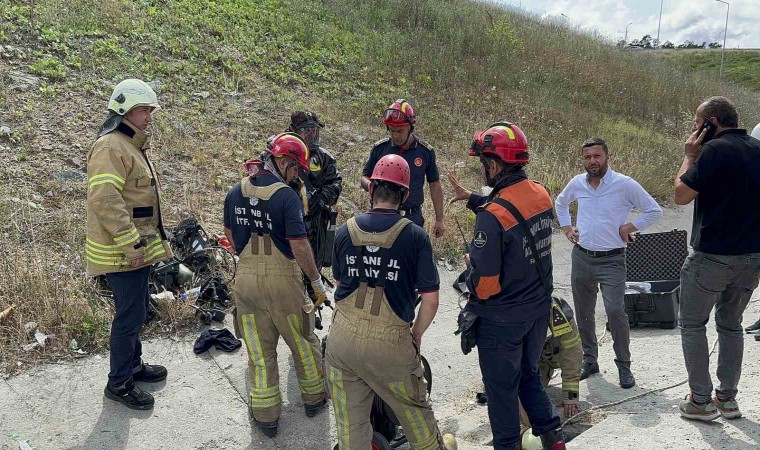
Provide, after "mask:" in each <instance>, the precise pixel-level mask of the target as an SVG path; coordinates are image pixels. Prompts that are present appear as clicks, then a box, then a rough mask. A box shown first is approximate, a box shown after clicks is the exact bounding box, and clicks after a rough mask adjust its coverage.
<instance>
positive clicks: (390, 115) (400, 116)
mask: <svg viewBox="0 0 760 450" xmlns="http://www.w3.org/2000/svg"><path fill="white" fill-rule="evenodd" d="M383 122H385V123H389V122H390V123H398V124H407V123H408V124H411V123H412V120H411V119H410V118H409V116H407V115H406V114H404V112H403V111H400V110H398V109H392V108H389V109H386V110H385V113H383Z"/></svg>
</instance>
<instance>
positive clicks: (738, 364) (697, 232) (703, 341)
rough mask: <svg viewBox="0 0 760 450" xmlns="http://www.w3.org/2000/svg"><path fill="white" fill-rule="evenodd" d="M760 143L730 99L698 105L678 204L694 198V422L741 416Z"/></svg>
mask: <svg viewBox="0 0 760 450" xmlns="http://www.w3.org/2000/svg"><path fill="white" fill-rule="evenodd" d="M758 172H760V142H758V140H757V139H754V138H752V137H750V136H748V135H747V130H745V129H741V128H739V113H738V112H737V111H736V107H734V105H733V104H732V103H731V101H730V100H729V99H727V98H726V97H718V96H716V97H710V98H707V99H705V101H704V102H702V104H700V105H699V106H698V107H697V110H696V111H695V115H694V123H693V125H692V133H691V136H689V138H688V139H687V140H686V142H685V143H684V157H683V162H682V163H681V167H680V168H679V170H678V174H677V175H676V179H675V183H674V185H673V195H674V199H675V202H676V203H677V204H679V205H686V204H689V203H691V202H692V201H694V219H693V223H692V230H691V246H692V248H693V249H694V253H692V254H691V255H690V256H689V257H688V258H687V259H686V262H684V265H683V268H682V269H681V308H680V310H679V312H678V323H679V325H680V327H681V346H682V347H683V356H684V362H685V363H686V371H687V372H688V374H689V391H690V392H689V395H688V396H687V397H686V398H685V399H684V400H682V401H681V403H680V404H679V405H678V409H679V410H680V411H681V416H682V417H684V418H686V419H694V420H703V421H711V420H715V419H717V418H718V417H720V416H723V418H724V419H737V418H739V417H741V415H742V413H741V411H740V410H739V404H738V403H737V402H736V394H737V393H738V392H739V390H738V387H739V378H740V377H741V373H742V359H743V357H744V336H743V333H742V316H743V314H744V310H745V309H746V308H747V305H748V304H749V300H750V298H751V297H752V292H753V291H754V290H755V289H756V288H757V285H758V280H759V279H760V237H758V234H757V230H758V229H759V228H760V208H758V204H757V193H758V191H760V178H758V175H757V174H758ZM713 309H714V310H715V329H716V331H717V332H718V344H719V345H718V367H717V371H716V374H717V376H718V381H719V386H716V388H717V389H715V396H714V397H713V383H712V379H711V377H710V351H709V348H708V344H707V330H706V325H707V322H708V321H709V320H710V315H711V314H710V313H711V311H712V310H713Z"/></svg>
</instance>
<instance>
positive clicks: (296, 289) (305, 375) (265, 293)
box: [233, 234, 325, 422]
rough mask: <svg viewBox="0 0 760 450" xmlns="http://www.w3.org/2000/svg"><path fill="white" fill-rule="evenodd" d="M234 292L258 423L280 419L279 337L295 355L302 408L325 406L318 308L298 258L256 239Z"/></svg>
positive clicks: (240, 268) (243, 256) (242, 256)
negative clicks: (316, 317)
mask: <svg viewBox="0 0 760 450" xmlns="http://www.w3.org/2000/svg"><path fill="white" fill-rule="evenodd" d="M267 240H269V242H265V241H267ZM254 250H255V251H254ZM233 292H234V295H235V303H236V307H237V314H236V315H237V319H236V320H237V329H238V330H239V332H240V334H241V335H242V337H243V340H244V341H245V345H246V347H247V349H248V355H249V357H250V361H249V366H250V370H251V376H252V378H253V379H252V381H251V412H252V414H253V417H254V418H255V419H256V420H258V421H260V422H274V421H276V420H277V419H278V418H279V417H280V411H281V407H282V396H281V395H280V384H279V383H280V382H279V379H280V375H279V368H278V365H277V343H278V341H279V338H280V336H282V338H283V339H284V340H285V343H286V344H287V345H288V347H289V348H290V351H291V352H292V353H293V363H294V366H295V369H296V374H297V378H298V385H299V387H300V388H301V398H302V399H303V402H304V404H309V405H311V404H316V403H319V402H321V401H322V400H323V399H324V398H325V384H324V378H323V376H322V355H321V353H320V349H319V340H318V338H317V335H316V334H314V304H313V303H312V301H311V300H310V299H309V298H308V297H307V296H306V292H305V289H304V285H303V278H302V275H301V270H300V268H299V267H298V264H297V263H296V262H295V260H290V259H288V258H286V257H285V255H283V254H282V253H281V252H280V251H279V250H277V247H276V246H274V245H272V242H271V240H270V237H269V236H268V235H265V236H257V235H255V234H254V235H252V236H251V241H250V242H249V243H248V245H247V246H246V247H245V249H244V250H243V252H242V253H241V254H240V261H239V262H238V266H237V274H236V276H235V287H234V290H233Z"/></svg>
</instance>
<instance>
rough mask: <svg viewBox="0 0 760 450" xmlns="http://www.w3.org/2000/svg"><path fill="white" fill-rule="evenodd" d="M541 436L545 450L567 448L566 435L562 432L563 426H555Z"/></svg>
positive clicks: (562, 449)
mask: <svg viewBox="0 0 760 450" xmlns="http://www.w3.org/2000/svg"><path fill="white" fill-rule="evenodd" d="M539 437H540V438H541V445H543V447H544V450H565V448H566V447H565V435H564V434H563V433H562V428H561V427H560V428H555V429H553V430H552V431H547V432H546V433H544V434H542V435H541V436H539Z"/></svg>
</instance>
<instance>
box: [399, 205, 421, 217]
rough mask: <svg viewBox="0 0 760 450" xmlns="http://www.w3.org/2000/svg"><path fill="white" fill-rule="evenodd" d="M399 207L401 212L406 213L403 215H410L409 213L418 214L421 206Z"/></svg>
mask: <svg viewBox="0 0 760 450" xmlns="http://www.w3.org/2000/svg"><path fill="white" fill-rule="evenodd" d="M399 209H400V210H401V212H403V213H404V214H402V215H403V216H409V215H412V214H417V213H418V212H420V209H421V207H420V206H412V207H411V208H399Z"/></svg>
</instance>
